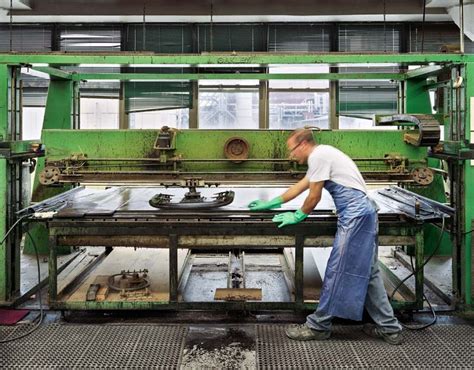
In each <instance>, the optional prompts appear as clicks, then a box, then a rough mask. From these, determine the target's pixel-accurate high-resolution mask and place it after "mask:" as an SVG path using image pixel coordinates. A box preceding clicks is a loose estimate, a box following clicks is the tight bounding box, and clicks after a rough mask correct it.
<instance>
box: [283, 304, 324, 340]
mask: <svg viewBox="0 0 474 370" xmlns="http://www.w3.org/2000/svg"><path fill="white" fill-rule="evenodd" d="M331 321H332V316H327V315H322V314H320V313H318V310H316V312H314V313H313V314H311V315H309V316H308V317H307V319H306V323H304V324H302V325H291V326H289V327H288V328H287V329H286V330H285V332H286V335H287V337H288V338H290V339H294V340H325V339H328V338H329V337H330V336H331Z"/></svg>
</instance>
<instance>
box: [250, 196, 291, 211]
mask: <svg viewBox="0 0 474 370" xmlns="http://www.w3.org/2000/svg"><path fill="white" fill-rule="evenodd" d="M282 204H283V199H282V197H276V198H274V199H272V200H269V201H265V200H259V199H257V200H254V201H253V202H250V203H249V205H248V207H249V208H250V210H251V211H265V210H267V209H273V208H279V207H280V206H281V205H282Z"/></svg>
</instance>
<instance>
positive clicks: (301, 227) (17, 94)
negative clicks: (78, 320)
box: [0, 53, 474, 311]
mask: <svg viewBox="0 0 474 370" xmlns="http://www.w3.org/2000/svg"><path fill="white" fill-rule="evenodd" d="M87 64H94V65H103V67H102V68H101V69H100V72H90V71H84V70H83V69H81V68H80V66H81V65H87ZM298 64H317V65H328V66H329V72H327V73H278V74H277V73H269V71H268V66H270V65H298ZM132 65H133V66H134V68H131V66H132ZM155 65H156V67H157V69H156V71H157V72H150V71H149V70H147V69H146V68H140V66H143V67H145V66H147V67H150V66H151V67H153V66H155ZM183 65H185V66H187V67H186V68H184V69H183V70H180V71H178V72H177V71H176V68H173V67H174V66H183ZM250 65H251V66H253V67H252V69H246V66H250ZM255 66H257V67H255ZM345 66H351V67H352V68H353V70H354V72H346V71H345V70H344V69H343V67H345ZM380 66H382V67H383V66H388V67H393V66H396V68H393V69H394V72H380ZM158 67H159V70H158ZM21 68H28V69H31V70H35V71H38V72H41V73H46V74H48V75H49V77H50V80H49V87H48V95H47V101H46V109H45V115H44V122H43V129H42V134H41V140H35V141H23V140H21V129H20V128H21V121H22V115H21V104H22V81H21V77H20V76H21V75H20V70H21ZM108 68H109V69H110V70H109V71H108V70H107V69H108ZM237 72H238V73H237ZM473 76H474V56H473V55H461V54H344V53H328V54H271V53H265V54H258V53H256V54H245V53H243V54H242V53H231V54H219V53H210V54H199V55H197V54H196V55H156V54H139V53H133V54H127V53H116V54H103V55H87V54H77V55H75V54H70V53H62V54H48V55H42V54H14V53H11V54H0V173H1V177H0V189H2V191H1V192H0V202H1V204H2V206H1V207H0V236H1V237H2V239H5V241H4V243H3V245H2V246H1V247H0V301H1V302H3V304H5V305H18V304H19V303H21V302H24V301H25V300H26V299H28V297H29V296H31V295H32V294H34V293H35V292H37V291H38V290H39V289H41V288H44V287H47V290H48V297H49V301H48V304H49V307H50V308H52V309H59V310H125V309H126V310H134V309H138V310H160V309H162V310H252V311H263V310H265V311H266V310H269V311H272V310H306V309H310V310H312V309H314V307H315V304H317V301H318V297H319V289H320V284H321V280H322V278H323V277H324V256H326V257H327V253H328V251H329V250H330V247H331V245H332V241H333V239H334V234H335V230H336V221H337V215H336V214H335V211H334V204H333V203H332V200H331V198H330V196H329V195H328V194H325V196H324V197H323V199H322V201H321V202H320V204H319V205H318V207H317V208H316V209H315V210H314V211H313V212H312V214H311V215H310V216H309V217H308V218H307V219H306V220H305V221H304V222H302V223H300V224H297V225H292V226H289V227H285V228H282V229H278V228H277V227H276V226H275V224H274V223H273V222H272V221H271V219H272V217H273V216H274V215H275V214H276V213H279V212H281V211H282V209H283V210H295V209H297V208H298V207H299V206H300V205H301V204H302V201H303V199H304V195H303V196H302V197H299V198H297V199H295V200H294V201H292V202H289V203H287V204H285V205H284V206H283V208H282V209H277V210H272V211H266V212H250V211H249V210H248V208H247V204H248V203H249V202H250V201H252V200H254V199H271V198H272V197H275V196H277V195H280V194H281V193H282V192H283V191H284V189H285V188H286V187H288V186H289V185H291V184H293V183H295V182H296V181H298V179H300V178H302V177H303V176H304V174H305V170H306V168H305V167H304V166H300V165H298V164H297V163H296V162H295V161H293V160H292V159H291V158H289V156H288V152H287V149H286V139H287V138H288V136H289V134H290V132H291V130H276V129H269V128H268V120H265V119H261V120H260V127H259V129H256V130H217V129H215V130H213V129H206V130H204V129H199V128H198V127H193V125H192V124H190V128H189V129H183V130H177V129H173V128H169V127H167V126H166V125H165V124H161V123H160V122H157V124H156V129H141V130H138V129H137V130H131V129H114V130H85V129H80V112H79V107H80V104H79V102H80V98H81V88H80V86H81V82H82V81H94V82H96V83H101V81H105V80H107V81H110V80H113V81H119V82H120V83H124V82H126V81H143V82H146V81H176V80H179V81H187V82H190V83H191V85H192V86H195V85H196V83H197V82H198V81H201V80H213V79H214V80H216V79H219V80H226V79H228V80H258V81H259V83H260V90H261V91H260V92H259V94H260V97H263V98H262V99H263V100H265V101H266V100H268V90H267V87H268V84H267V83H268V81H270V80H277V79H278V80H298V79H304V80H328V81H329V86H330V88H329V93H330V105H331V107H330V118H329V122H330V127H329V129H318V128H316V127H315V128H314V137H315V138H316V140H317V142H319V143H321V144H329V145H334V146H335V147H337V148H339V149H341V150H342V151H344V152H345V153H346V154H348V155H349V156H350V157H351V158H352V159H353V160H354V161H355V163H356V164H357V166H358V167H359V169H360V171H361V173H362V175H363V176H364V178H365V180H366V182H367V183H368V185H369V188H370V189H371V190H370V196H371V197H372V199H374V200H375V201H376V203H377V204H378V206H379V208H380V209H379V244H380V245H381V246H399V247H400V248H401V250H403V251H404V253H406V255H409V256H412V258H413V269H412V271H413V273H414V282H413V289H409V288H408V287H406V286H405V285H403V284H400V282H401V279H400V277H397V276H396V275H394V274H393V271H392V270H391V269H390V268H388V267H387V266H384V264H383V263H382V266H383V271H384V274H385V277H386V285H387V290H388V292H389V293H391V292H393V293H394V296H393V297H394V299H393V301H392V303H393V305H394V306H395V307H396V308H401V309H420V308H422V307H423V286H424V282H425V276H424V270H425V259H426V258H427V257H428V256H430V255H437V254H445V255H447V256H450V263H451V266H452V267H451V271H452V274H451V276H450V277H449V278H450V279H451V284H452V290H453V294H452V297H451V300H450V302H449V304H450V305H451V306H452V307H454V308H455V309H457V310H472V297H473V292H474V283H473V281H472V274H473V271H474V263H473V261H472V234H471V233H470V231H471V230H472V227H473V213H474V171H473V162H472V160H473V159H474V144H473V139H472V135H473V134H474V77H473ZM380 80H383V81H390V82H391V83H392V84H393V85H394V86H396V88H397V91H398V101H397V113H396V114H391V115H377V114H373V115H372V117H370V119H371V120H372V122H373V126H374V128H375V129H358V130H353V129H339V127H338V124H337V122H338V120H337V117H338V105H337V102H338V99H339V97H338V94H337V87H338V85H339V84H341V83H343V82H347V81H350V82H355V81H380ZM193 99H194V100H193V104H197V100H196V99H195V97H193ZM260 114H261V116H265V109H262V108H260ZM25 166H28V168H29V169H31V170H32V171H31V172H33V170H34V180H33V182H32V191H31V194H32V196H31V200H30V199H29V197H28V196H26V197H25V196H24V194H25V192H26V193H27V194H29V192H28V191H29V188H28V187H29V181H27V180H28V178H29V176H30V174H29V172H25V171H24V170H23V169H24V167H25ZM34 248H36V249H37V250H38V252H39V254H41V255H45V257H44V258H47V261H48V273H47V275H48V276H49V277H48V276H44V277H43V280H42V281H41V282H40V284H35V285H34V286H32V287H31V288H30V289H28V290H27V291H26V292H25V291H22V290H21V289H20V287H21V279H22V275H23V272H24V271H25V269H32V268H33V267H31V266H25V265H24V264H23V263H22V253H27V254H28V253H30V254H31V253H33V251H34ZM397 285H398V287H397ZM395 287H397V289H395Z"/></svg>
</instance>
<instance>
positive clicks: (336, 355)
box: [257, 325, 474, 369]
mask: <svg viewBox="0 0 474 370" xmlns="http://www.w3.org/2000/svg"><path fill="white" fill-rule="evenodd" d="M284 329H285V326H283V325H281V326H280V325H279V326H276V325H273V326H270V325H265V326H258V331H257V333H258V334H257V337H258V339H257V341H258V344H257V348H258V351H257V353H258V355H257V356H258V357H257V358H258V364H259V367H260V368H263V369H265V368H290V367H291V368H341V367H344V368H368V367H372V368H382V367H383V368H387V367H388V368H394V367H404V368H430V369H433V368H443V369H445V368H463V369H464V368H472V365H473V354H472V353H473V346H474V330H473V328H472V327H470V326H468V325H436V326H434V327H432V328H429V329H427V330H423V331H409V330H405V332H404V334H405V342H404V343H403V344H402V345H400V346H391V345H389V344H387V343H385V342H383V341H381V340H378V339H373V338H369V337H367V336H366V335H365V334H364V333H363V332H362V327H361V326H345V327H344V326H336V327H335V328H334V331H333V335H332V337H331V339H330V340H328V341H322V342H318V341H308V342H297V341H293V340H291V339H288V338H287V337H286V335H285V332H284Z"/></svg>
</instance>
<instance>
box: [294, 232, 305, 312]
mask: <svg viewBox="0 0 474 370" xmlns="http://www.w3.org/2000/svg"><path fill="white" fill-rule="evenodd" d="M303 255H304V235H296V237H295V302H296V307H302V306H303V302H304V298H303V284H304V280H303Z"/></svg>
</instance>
